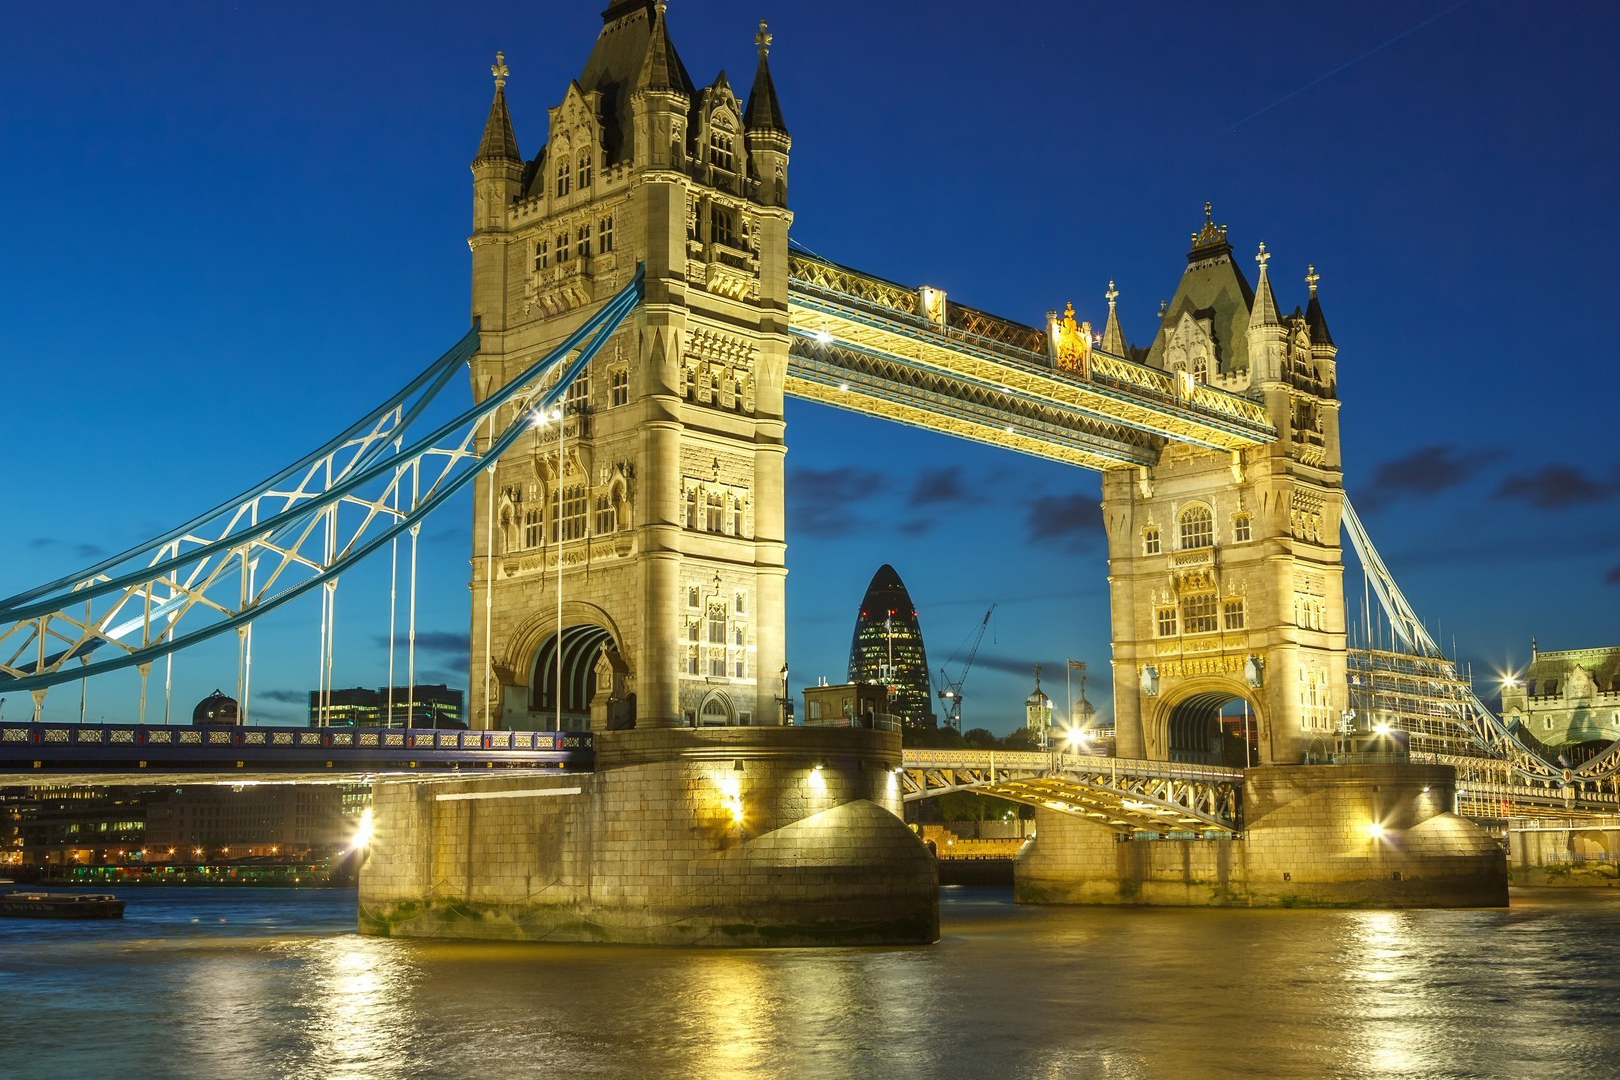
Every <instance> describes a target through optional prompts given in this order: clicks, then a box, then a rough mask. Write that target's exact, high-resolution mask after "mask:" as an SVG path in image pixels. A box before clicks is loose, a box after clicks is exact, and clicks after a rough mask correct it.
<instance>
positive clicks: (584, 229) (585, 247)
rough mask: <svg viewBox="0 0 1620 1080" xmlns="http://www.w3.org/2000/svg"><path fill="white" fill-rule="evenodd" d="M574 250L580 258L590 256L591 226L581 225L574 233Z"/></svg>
mask: <svg viewBox="0 0 1620 1080" xmlns="http://www.w3.org/2000/svg"><path fill="white" fill-rule="evenodd" d="M574 252H575V254H577V255H578V256H579V257H580V258H582V259H588V258H590V255H591V227H590V226H589V225H581V226H580V227H579V229H578V230H577V231H576V232H575V233H574Z"/></svg>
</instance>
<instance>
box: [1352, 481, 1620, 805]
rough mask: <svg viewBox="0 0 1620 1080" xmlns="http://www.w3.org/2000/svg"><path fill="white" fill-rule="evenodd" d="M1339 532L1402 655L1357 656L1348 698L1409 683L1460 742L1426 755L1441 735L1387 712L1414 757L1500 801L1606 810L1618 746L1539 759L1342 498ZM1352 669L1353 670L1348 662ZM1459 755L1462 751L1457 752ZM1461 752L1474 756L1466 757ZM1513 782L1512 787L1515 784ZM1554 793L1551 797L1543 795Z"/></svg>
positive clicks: (1616, 774)
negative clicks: (1579, 760)
mask: <svg viewBox="0 0 1620 1080" xmlns="http://www.w3.org/2000/svg"><path fill="white" fill-rule="evenodd" d="M1344 530H1345V532H1346V533H1347V534H1348V535H1349V537H1350V543H1351V546H1352V547H1354V548H1355V551H1356V557H1357V559H1359V560H1360V562H1361V566H1362V569H1363V570H1364V571H1365V572H1366V574H1367V579H1368V582H1369V584H1370V585H1371V586H1372V589H1373V592H1374V593H1375V594H1376V595H1377V597H1378V602H1379V606H1380V608H1381V609H1382V611H1383V613H1384V617H1385V618H1386V619H1387V620H1388V621H1389V625H1390V628H1391V630H1392V631H1393V632H1394V635H1395V639H1396V641H1397V642H1398V643H1399V644H1400V645H1401V646H1402V647H1403V648H1404V649H1406V650H1407V654H1405V655H1403V654H1399V653H1383V654H1380V653H1373V652H1363V653H1360V654H1357V655H1362V656H1364V657H1366V658H1368V659H1367V663H1366V664H1365V665H1363V666H1364V667H1365V668H1366V670H1365V671H1357V672H1355V674H1356V675H1357V677H1358V678H1365V679H1367V680H1368V686H1367V687H1365V688H1361V687H1358V686H1352V688H1351V695H1352V698H1355V697H1357V696H1358V694H1359V695H1360V696H1362V697H1366V696H1367V695H1369V694H1373V693H1374V692H1375V691H1376V690H1377V685H1376V683H1377V682H1378V681H1379V680H1382V681H1384V682H1393V683H1401V682H1406V683H1410V684H1412V685H1413V686H1415V687H1416V688H1417V689H1416V692H1415V694H1411V695H1408V696H1413V697H1414V698H1415V699H1416V701H1417V707H1416V711H1419V712H1422V713H1423V714H1425V715H1426V716H1432V717H1433V719H1434V720H1435V721H1436V722H1437V723H1438V724H1439V725H1440V726H1441V727H1444V726H1445V725H1448V724H1449V725H1450V726H1452V728H1453V730H1454V731H1456V732H1458V733H1460V734H1462V735H1463V736H1465V737H1466V743H1467V744H1468V745H1466V746H1463V747H1455V746H1446V747H1444V748H1440V747H1438V746H1437V747H1435V748H1434V749H1435V752H1433V753H1427V754H1424V753H1423V750H1424V749H1427V748H1428V747H1427V746H1426V744H1429V743H1435V742H1438V741H1440V740H1445V741H1448V742H1453V743H1454V742H1455V741H1456V740H1447V739H1446V736H1445V733H1443V732H1434V731H1428V730H1426V726H1427V725H1425V724H1424V723H1423V722H1421V721H1414V717H1413V712H1414V709H1413V708H1404V709H1403V708H1393V709H1387V710H1384V711H1387V712H1388V715H1389V717H1390V719H1391V720H1392V721H1393V722H1394V723H1395V725H1396V726H1398V727H1401V728H1403V729H1405V730H1408V732H1409V734H1410V735H1411V737H1412V740H1413V749H1414V751H1416V752H1415V753H1414V755H1413V756H1414V757H1418V756H1420V754H1421V756H1424V757H1426V758H1428V759H1431V760H1435V761H1438V762H1441V763H1443V764H1449V765H1453V766H1455V767H1456V768H1457V770H1458V777H1459V780H1460V781H1461V782H1462V783H1463V784H1464V785H1465V790H1466V789H1467V788H1469V787H1472V788H1474V789H1475V790H1480V791H1483V790H1485V789H1486V788H1487V787H1490V788H1492V789H1495V788H1500V796H1501V801H1504V802H1514V801H1516V802H1518V803H1521V804H1524V805H1539V802H1540V801H1541V800H1544V799H1546V798H1549V797H1551V798H1556V799H1558V800H1560V801H1561V802H1562V803H1563V805H1564V806H1565V807H1566V808H1567V807H1572V806H1574V805H1576V804H1577V803H1582V802H1587V801H1590V802H1592V803H1593V804H1594V805H1595V806H1596V805H1601V806H1612V805H1613V804H1612V803H1610V802H1608V801H1607V799H1606V798H1605V797H1604V796H1602V795H1601V789H1602V787H1603V786H1604V785H1605V784H1607V785H1608V787H1609V789H1610V792H1611V793H1612V792H1613V791H1615V790H1616V787H1617V785H1620V741H1616V742H1615V743H1614V744H1613V745H1611V746H1610V747H1609V748H1608V749H1606V750H1605V751H1604V752H1603V753H1601V754H1599V755H1597V756H1596V757H1594V758H1592V759H1591V760H1589V761H1587V762H1585V763H1583V764H1582V765H1580V766H1578V767H1569V766H1566V765H1564V764H1562V763H1560V762H1554V761H1548V760H1547V758H1546V757H1545V756H1543V754H1541V753H1538V752H1537V750H1536V749H1535V748H1533V747H1531V746H1529V745H1526V743H1525V741H1524V740H1523V739H1521V738H1520V736H1519V732H1518V731H1517V730H1516V729H1515V728H1514V727H1512V726H1511V725H1509V724H1507V723H1505V722H1504V721H1503V720H1502V719H1501V718H1500V717H1498V716H1497V715H1496V714H1495V713H1493V712H1491V710H1490V709H1489V708H1488V707H1487V706H1486V705H1485V703H1484V702H1483V701H1481V700H1480V699H1479V695H1478V694H1476V693H1475V692H1474V688H1473V685H1472V684H1471V683H1470V682H1469V680H1468V679H1466V678H1463V677H1462V676H1461V675H1460V674H1459V672H1458V671H1457V667H1456V664H1455V663H1454V662H1453V661H1451V660H1450V659H1448V658H1447V657H1446V656H1445V654H1444V653H1443V652H1442V651H1441V649H1440V646H1439V645H1438V644H1437V643H1436V642H1435V640H1434V638H1433V637H1432V636H1430V634H1429V632H1428V630H1427V629H1426V628H1425V627H1424V625H1423V622H1422V620H1420V619H1419V618H1418V616H1417V613H1416V612H1415V611H1414V610H1413V609H1412V605H1411V604H1410V603H1408V602H1407V599H1406V596H1405V595H1404V594H1403V593H1402V592H1401V589H1400V586H1399V585H1397V584H1396V583H1395V577H1394V575H1393V574H1391V573H1390V571H1389V567H1388V566H1386V565H1385V564H1384V560H1383V559H1382V558H1380V557H1379V554H1378V551H1377V549H1376V548H1374V547H1373V543H1372V538H1371V537H1370V536H1368V535H1367V529H1366V526H1364V525H1363V524H1362V522H1361V518H1360V516H1359V515H1358V514H1357V513H1356V511H1355V508H1354V507H1352V506H1351V505H1350V500H1349V498H1348V497H1346V498H1345V500H1344ZM1352 666H1354V665H1352ZM1459 751H1461V752H1459ZM1467 751H1472V752H1471V753H1470V752H1467ZM1515 781H1516V782H1515ZM1549 792H1556V795H1551V796H1550V795H1549Z"/></svg>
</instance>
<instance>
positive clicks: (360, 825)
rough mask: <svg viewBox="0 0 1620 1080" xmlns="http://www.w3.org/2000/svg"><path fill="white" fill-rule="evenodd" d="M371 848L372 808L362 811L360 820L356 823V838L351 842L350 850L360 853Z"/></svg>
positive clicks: (351, 839)
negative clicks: (363, 849) (361, 850)
mask: <svg viewBox="0 0 1620 1080" xmlns="http://www.w3.org/2000/svg"><path fill="white" fill-rule="evenodd" d="M370 846H371V807H369V806H368V807H366V808H365V809H364V810H362V811H360V820H359V821H357V822H355V823H354V836H353V837H352V838H350V840H349V850H350V851H359V850H360V849H362V848H366V847H370Z"/></svg>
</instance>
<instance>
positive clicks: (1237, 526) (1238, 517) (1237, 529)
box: [1232, 514, 1250, 544]
mask: <svg viewBox="0 0 1620 1080" xmlns="http://www.w3.org/2000/svg"><path fill="white" fill-rule="evenodd" d="M1249 537H1250V529H1249V515H1248V514H1234V515H1232V539H1233V540H1235V541H1236V542H1237V543H1239V544H1246V543H1248V542H1249Z"/></svg>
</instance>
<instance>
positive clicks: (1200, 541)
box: [1181, 506, 1215, 551]
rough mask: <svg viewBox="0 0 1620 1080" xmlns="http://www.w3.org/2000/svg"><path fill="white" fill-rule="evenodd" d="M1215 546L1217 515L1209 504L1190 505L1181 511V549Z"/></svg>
mask: <svg viewBox="0 0 1620 1080" xmlns="http://www.w3.org/2000/svg"><path fill="white" fill-rule="evenodd" d="M1214 546H1215V516H1214V515H1213V514H1211V513H1210V512H1209V507H1207V506H1189V507H1187V509H1185V510H1183V511H1182V512H1181V549H1182V550H1183V551H1188V550H1191V549H1194V548H1207V547H1214Z"/></svg>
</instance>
